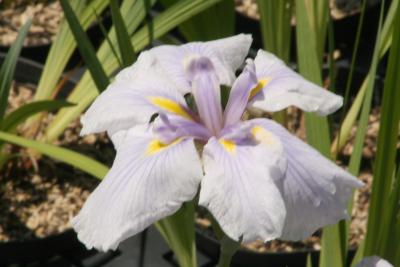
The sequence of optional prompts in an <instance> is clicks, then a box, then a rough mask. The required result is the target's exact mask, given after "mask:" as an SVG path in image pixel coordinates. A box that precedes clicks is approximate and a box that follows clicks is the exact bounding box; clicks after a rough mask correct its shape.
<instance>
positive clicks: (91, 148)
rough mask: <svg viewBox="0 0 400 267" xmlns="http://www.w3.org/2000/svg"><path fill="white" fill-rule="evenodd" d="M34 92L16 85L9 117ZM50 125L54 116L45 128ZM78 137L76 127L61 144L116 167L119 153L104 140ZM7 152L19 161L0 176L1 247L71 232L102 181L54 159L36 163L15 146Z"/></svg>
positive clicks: (75, 126) (26, 152)
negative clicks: (112, 163) (86, 203)
mask: <svg viewBox="0 0 400 267" xmlns="http://www.w3.org/2000/svg"><path fill="white" fill-rule="evenodd" d="M34 88H35V86H33V85H31V84H20V83H14V84H13V88H12V91H11V94H10V97H9V107H8V112H10V111H12V110H14V109H15V108H16V107H19V106H21V105H22V104H23V103H26V102H28V101H30V100H31V99H32V95H33V93H32V92H33V89H34ZM50 119H51V115H50V116H48V117H47V119H46V121H45V122H44V124H47V123H48V122H49V121H50ZM79 131H80V125H79V122H78V121H75V122H73V123H71V125H70V126H69V127H68V129H67V130H66V131H65V133H64V135H63V136H62V137H61V138H60V140H59V141H58V144H59V145H61V146H65V147H68V148H70V149H73V150H79V152H83V153H84V154H86V155H90V156H91V157H93V158H96V159H97V160H99V161H101V162H103V163H107V164H109V163H110V162H112V160H113V158H114V156H115V154H114V150H113V148H112V145H111V144H110V141H109V140H108V138H107V137H106V136H105V135H96V136H94V135H89V136H87V137H85V138H80V137H79V134H78V132H79ZM4 149H5V150H6V151H7V152H11V153H18V154H19V156H18V157H16V158H14V159H13V160H11V161H9V162H8V163H7V164H6V165H4V166H3V168H2V169H1V171H0V242H6V241H23V240H29V239H34V238H43V237H46V236H49V235H53V234H57V233H60V232H62V231H64V230H66V229H69V228H70V225H69V221H70V219H71V218H72V217H73V216H75V215H76V214H77V212H78V211H79V210H80V208H81V207H82V205H83V203H84V202H85V200H86V199H87V197H88V196H89V194H90V192H92V191H93V190H94V188H95V187H96V186H97V184H98V183H99V181H98V180H97V179H95V178H93V177H91V176H89V175H87V174H85V173H83V172H81V171H79V170H76V169H74V168H73V167H71V166H68V165H66V164H63V163H61V162H57V161H54V160H53V159H51V158H48V157H40V158H35V155H34V154H32V152H31V151H29V150H26V149H23V148H20V147H17V146H12V145H6V146H5V147H4Z"/></svg>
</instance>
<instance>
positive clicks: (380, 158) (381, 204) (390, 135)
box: [365, 7, 400, 256]
mask: <svg viewBox="0 0 400 267" xmlns="http://www.w3.org/2000/svg"><path fill="white" fill-rule="evenodd" d="M399 69H400V8H399V7H397V10H396V15H395V21H394V24H393V43H392V47H391V49H390V53H389V62H388V68H387V72H386V78H385V87H384V91H383V102H382V107H381V121H380V128H379V134H378V144H377V152H376V160H375V164H374V179H373V182H372V194H371V199H370V208H369V216H368V224H367V226H368V228H367V229H368V230H367V235H366V244H365V255H367V256H368V255H374V254H377V255H382V256H384V255H383V254H384V251H382V249H381V248H380V244H381V243H382V242H378V241H379V238H380V237H381V236H380V231H382V230H384V229H382V227H387V224H388V223H389V222H383V223H385V224H382V218H385V217H387V216H385V213H386V212H391V211H389V210H387V209H386V205H387V201H388V196H389V195H390V189H391V186H392V183H393V179H392V177H393V173H394V171H395V159H396V151H397V138H398V132H399V121H400V105H398V103H397V102H398V100H399V99H400V90H399V88H398V86H399V84H400V75H399V74H398V71H399ZM386 238H391V237H390V234H389V236H387V237H386ZM381 241H382V240H381ZM392 241H393V240H392ZM385 242H386V240H383V243H385ZM394 242H395V243H397V246H399V242H400V241H399V240H397V241H394ZM394 245H395V246H396V244H394Z"/></svg>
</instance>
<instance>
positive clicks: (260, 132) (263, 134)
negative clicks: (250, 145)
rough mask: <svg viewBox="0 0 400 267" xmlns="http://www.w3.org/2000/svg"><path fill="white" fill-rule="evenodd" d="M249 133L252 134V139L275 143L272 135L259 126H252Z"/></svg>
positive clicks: (264, 142) (269, 143)
mask: <svg viewBox="0 0 400 267" xmlns="http://www.w3.org/2000/svg"><path fill="white" fill-rule="evenodd" d="M251 134H252V135H253V136H254V139H256V140H257V141H259V142H261V143H263V144H267V145H273V144H275V143H276V138H275V137H274V136H273V135H272V133H271V132H270V131H267V130H265V129H264V128H263V127H261V126H254V127H253V128H252V129H251Z"/></svg>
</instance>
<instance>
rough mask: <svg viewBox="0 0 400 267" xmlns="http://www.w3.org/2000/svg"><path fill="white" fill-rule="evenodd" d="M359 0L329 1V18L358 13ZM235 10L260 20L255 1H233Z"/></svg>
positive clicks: (373, 2) (370, 0) (374, 2)
mask: <svg viewBox="0 0 400 267" xmlns="http://www.w3.org/2000/svg"><path fill="white" fill-rule="evenodd" d="M367 1H368V3H367V4H368V5H374V4H376V3H377V2H379V0H367ZM360 4H361V1H360V0H330V8H331V16H332V18H333V19H342V18H345V17H348V16H351V15H353V14H356V13H358V12H360V7H361V6H360ZM235 5H236V10H237V11H238V12H240V13H242V14H244V15H246V16H248V17H250V18H252V19H256V20H258V19H260V14H259V12H258V5H257V0H235Z"/></svg>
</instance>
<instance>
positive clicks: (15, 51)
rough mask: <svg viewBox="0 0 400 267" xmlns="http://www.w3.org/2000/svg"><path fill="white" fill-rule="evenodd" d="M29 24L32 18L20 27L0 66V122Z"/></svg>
mask: <svg viewBox="0 0 400 267" xmlns="http://www.w3.org/2000/svg"><path fill="white" fill-rule="evenodd" d="M31 24H32V19H29V20H28V21H27V22H26V23H25V24H24V26H22V27H21V29H20V30H19V34H18V36H17V39H16V40H15V42H14V44H13V45H12V46H11V47H10V50H9V51H8V52H7V55H6V58H5V59H4V62H3V65H2V66H1V68H0V122H1V121H2V120H3V117H4V114H5V112H6V108H7V104H8V95H9V93H10V89H11V83H12V80H13V78H14V72H15V68H16V67H17V61H18V58H19V54H20V52H21V49H22V46H23V44H24V40H25V37H26V34H27V33H28V30H29V28H30V26H31Z"/></svg>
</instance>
